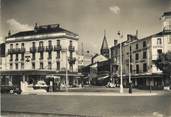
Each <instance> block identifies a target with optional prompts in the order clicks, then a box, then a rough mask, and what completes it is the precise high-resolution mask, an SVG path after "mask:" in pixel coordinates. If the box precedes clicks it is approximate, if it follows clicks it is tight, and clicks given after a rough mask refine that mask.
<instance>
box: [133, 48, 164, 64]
mask: <svg viewBox="0 0 171 117" xmlns="http://www.w3.org/2000/svg"><path fill="white" fill-rule="evenodd" d="M161 53H162V49H157V54H158V55H160V54H161ZM146 58H147V52H146V51H144V52H143V59H146ZM130 60H131V62H132V55H130ZM135 60H139V53H136V54H135Z"/></svg>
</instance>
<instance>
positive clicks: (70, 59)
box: [68, 57, 76, 64]
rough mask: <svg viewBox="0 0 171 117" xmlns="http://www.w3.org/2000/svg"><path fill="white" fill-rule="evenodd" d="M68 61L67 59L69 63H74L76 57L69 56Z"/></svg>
mask: <svg viewBox="0 0 171 117" xmlns="http://www.w3.org/2000/svg"><path fill="white" fill-rule="evenodd" d="M68 61H69V64H75V62H76V58H75V57H69V58H68Z"/></svg>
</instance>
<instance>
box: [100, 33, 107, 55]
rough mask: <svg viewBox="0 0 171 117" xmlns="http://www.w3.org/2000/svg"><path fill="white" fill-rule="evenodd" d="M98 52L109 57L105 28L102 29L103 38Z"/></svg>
mask: <svg viewBox="0 0 171 117" xmlns="http://www.w3.org/2000/svg"><path fill="white" fill-rule="evenodd" d="M100 53H101V55H103V56H105V57H107V58H108V57H109V48H108V43H107V39H106V30H104V38H103V42H102V46H101V50H100Z"/></svg>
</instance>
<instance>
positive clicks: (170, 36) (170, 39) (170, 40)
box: [168, 35, 171, 44]
mask: <svg viewBox="0 0 171 117" xmlns="http://www.w3.org/2000/svg"><path fill="white" fill-rule="evenodd" d="M168 41H169V44H171V35H169V39H168Z"/></svg>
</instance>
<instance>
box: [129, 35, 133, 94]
mask: <svg viewBox="0 0 171 117" xmlns="http://www.w3.org/2000/svg"><path fill="white" fill-rule="evenodd" d="M128 38H130V37H129V36H128ZM128 41H129V42H128V43H129V70H128V71H129V74H128V75H129V93H132V81H131V46H130V39H128Z"/></svg>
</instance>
